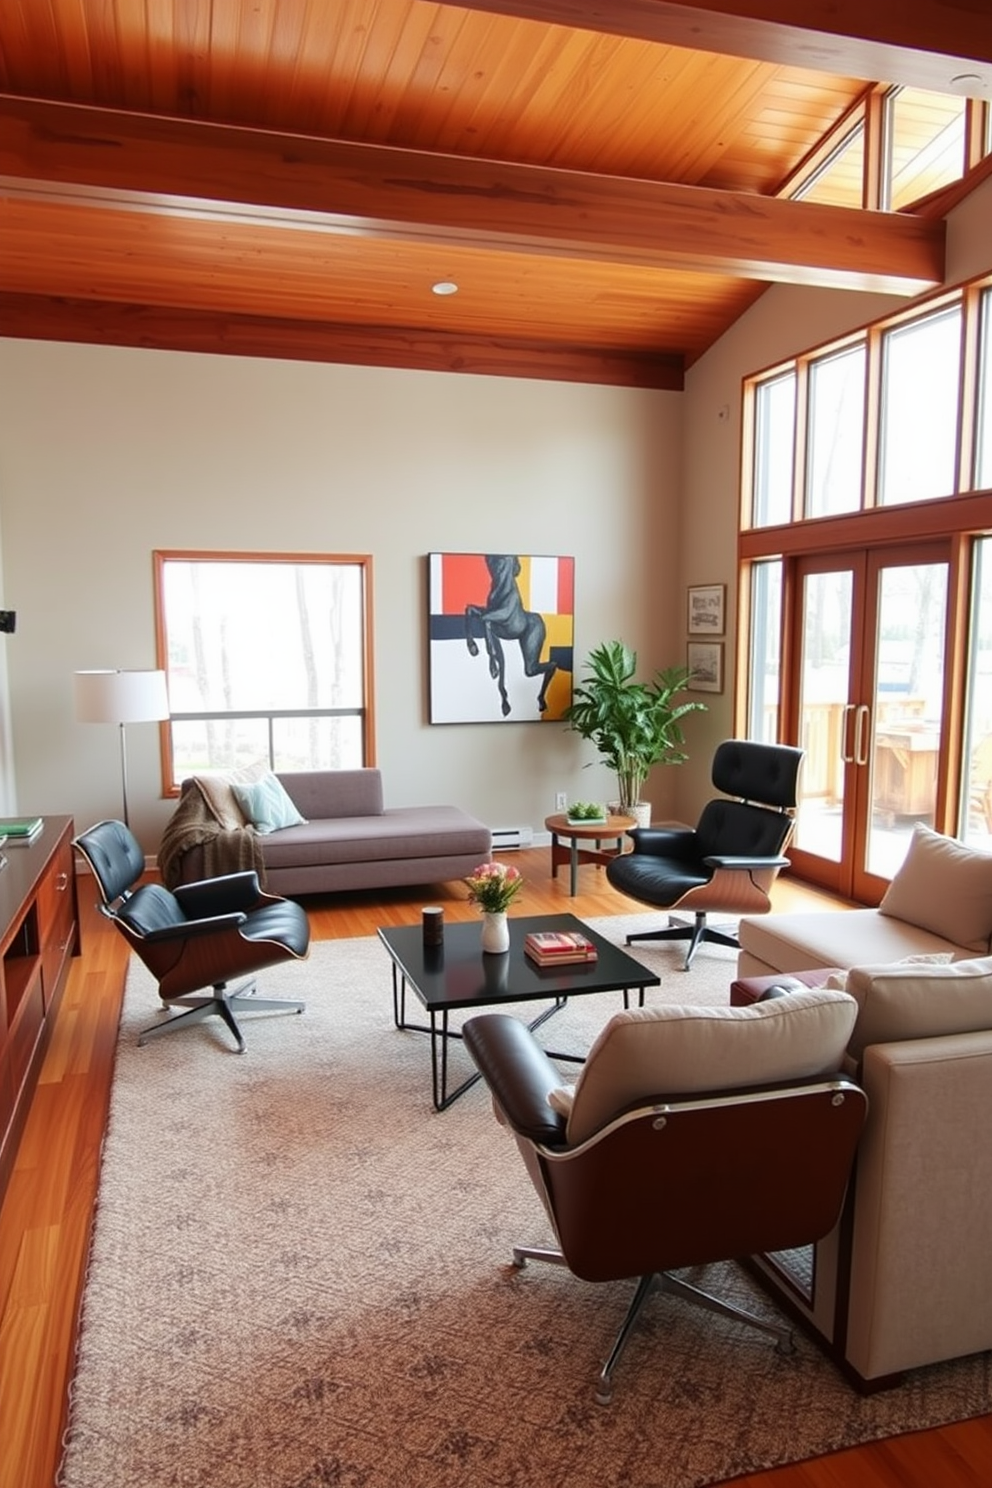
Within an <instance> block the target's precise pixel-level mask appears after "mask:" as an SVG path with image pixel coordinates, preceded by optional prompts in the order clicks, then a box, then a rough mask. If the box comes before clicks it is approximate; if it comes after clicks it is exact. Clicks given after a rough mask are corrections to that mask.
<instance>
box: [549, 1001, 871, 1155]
mask: <svg viewBox="0 0 992 1488" xmlns="http://www.w3.org/2000/svg"><path fill="white" fill-rule="evenodd" d="M857 1011H858V1008H857V1003H856V1002H855V1000H854V998H853V997H849V996H848V995H847V993H846V992H838V991H832V990H829V989H827V988H815V989H809V990H806V991H802V992H796V993H793V994H791V995H790V996H789V997H782V998H776V999H774V1000H773V1001H770V1002H755V1003H751V1004H750V1005H749V1006H747V1007H706V1006H684V1007H672V1006H670V1005H663V1006H661V1007H652V1008H631V1009H630V1010H629V1011H628V1012H622V1013H615V1014H614V1015H613V1017H612V1018H611V1019H610V1021H609V1022H608V1023H607V1025H606V1027H605V1028H604V1029H603V1030H602V1032H601V1033H600V1034H599V1036H598V1037H597V1039H596V1040H595V1042H594V1043H593V1046H592V1048H591V1049H590V1051H589V1055H588V1058H587V1059H586V1062H585V1064H584V1065H583V1066H582V1071H581V1073H580V1075H579V1078H578V1080H577V1081H576V1083H575V1087H574V1091H573V1092H572V1101H571V1111H570V1113H569V1118H568V1142H569V1145H570V1146H574V1145H576V1144H577V1143H579V1142H583V1141H585V1140H586V1139H587V1138H588V1137H590V1136H592V1135H593V1134H594V1133H595V1132H597V1131H598V1130H599V1129H600V1128H601V1127H603V1126H605V1125H606V1124H607V1122H609V1121H610V1120H612V1118H613V1117H614V1116H615V1115H616V1114H617V1113H618V1112H619V1111H621V1110H624V1109H625V1108H627V1107H629V1106H631V1105H632V1104H634V1103H635V1102H637V1101H654V1100H657V1099H659V1098H664V1097H666V1096H667V1097H675V1096H679V1095H683V1096H684V1095H689V1094H694V1093H699V1092H703V1091H705V1092H707V1093H710V1094H712V1093H714V1092H722V1093H729V1092H731V1091H733V1090H743V1089H747V1088H749V1087H754V1086H764V1085H772V1084H777V1083H779V1082H782V1081H791V1080H805V1079H809V1078H810V1077H811V1076H815V1075H826V1074H832V1073H834V1072H835V1071H836V1070H837V1069H838V1068H839V1067H840V1064H841V1060H842V1059H843V1056H844V1051H845V1049H846V1047H847V1042H848V1039H849V1038H850V1036H851V1031H852V1029H853V1028H854V1020H855V1018H856V1016H857ZM555 1108H556V1109H561V1106H560V1104H559V1105H556V1107H555Z"/></svg>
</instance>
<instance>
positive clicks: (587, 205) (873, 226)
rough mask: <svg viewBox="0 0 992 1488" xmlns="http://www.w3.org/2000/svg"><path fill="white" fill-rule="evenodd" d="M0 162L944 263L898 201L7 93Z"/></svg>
mask: <svg viewBox="0 0 992 1488" xmlns="http://www.w3.org/2000/svg"><path fill="white" fill-rule="evenodd" d="M0 176H3V177H6V178H7V182H8V188H10V183H11V181H13V182H14V183H15V188H16V189H17V190H18V191H20V192H31V193H36V192H38V191H39V190H42V191H44V192H50V191H51V190H52V189H53V188H55V187H69V188H73V189H78V190H81V191H83V193H84V194H85V199H86V201H87V204H88V205H94V204H95V203H98V201H99V199H100V196H101V194H103V195H104V198H105V200H106V201H107V203H108V205H112V206H113V207H115V208H117V209H119V208H120V207H121V206H122V205H127V204H128V203H129V202H130V203H131V204H132V205H133V206H134V208H135V209H136V210H147V209H148V208H149V207H152V208H154V209H155V210H163V211H172V212H175V213H176V214H178V215H182V214H184V213H189V212H193V211H196V212H210V213H216V214H218V217H219V218H220V217H222V215H223V213H224V212H231V211H238V212H249V211H250V212H254V213H256V214H258V213H266V214H270V218H269V220H279V221H282V222H283V223H284V224H285V225H286V226H287V227H292V226H294V225H299V226H305V227H307V228H309V229H310V230H314V231H319V230H324V231H333V232H345V233H348V234H351V235H366V236H369V237H376V238H383V237H386V238H389V237H392V238H395V239H396V240H397V241H403V242H420V243H426V242H429V243H436V244H439V245H443V244H451V245H461V246H464V247H474V248H488V249H496V250H499V251H502V252H517V253H532V254H545V255H546V254H551V255H554V256H556V257H559V258H560V257H574V258H584V259H587V260H590V261H598V262H604V263H627V264H639V265H643V266H646V267H649V268H657V269H664V270H672V269H680V270H689V271H693V272H703V273H718V274H726V275H731V276H734V277H741V278H749V279H760V280H767V281H778V282H783V283H793V284H816V285H821V286H827V287H833V288H844V289H864V290H872V291H880V292H883V293H890V294H912V293H917V292H918V291H919V290H920V289H922V288H925V287H928V286H931V285H933V284H936V283H938V282H939V281H940V280H941V278H942V277H943V271H944V227H943V223H941V222H937V221H924V220H922V219H918V218H915V217H911V216H902V215H894V214H887V213H867V212H855V211H853V210H850V209H846V208H842V207H832V206H824V205H821V204H818V203H812V202H794V201H784V200H778V199H776V198H774V197H766V196H758V195H753V194H748V193H745V192H729V191H717V190H713V189H710V188H703V187H697V186H681V185H674V184H670V183H665V182H657V181H643V180H631V179H627V178H622V179H621V178H618V177H611V176H599V175H590V174H586V173H583V172H578V171H559V170H549V169H545V168H543V167H532V166H521V165H514V164H507V163H497V162H492V161H480V160H469V159H465V158H462V157H456V156H450V155H426V154H423V153H420V152H417V151H410V150H396V149H386V148H380V147H377V146H370V145H355V144H347V143H342V142H336V141H327V140H320V139H311V138H307V137H302V136H294V135H282V134H274V133H270V132H266V131H261V130H248V129H237V128H229V127H226V126H221V125H215V124H203V123H198V122H191V121H188V120H178V119H162V118H153V117H150V116H147V115H135V114H124V113H120V112H116V111H112V110H102V109H92V108H81V107H76V106H72V105H63V104H50V103H42V102H38V101H35V100H24V99H18V98H10V97H6V98H0ZM20 182H24V183H25V184H24V185H23V186H21V185H19V184H18V183H20ZM38 183H42V184H41V186H39V184H38ZM163 198H171V200H168V201H166V200H163ZM271 214H274V216H273V215H271Z"/></svg>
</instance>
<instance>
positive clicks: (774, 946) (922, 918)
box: [737, 826, 992, 976]
mask: <svg viewBox="0 0 992 1488" xmlns="http://www.w3.org/2000/svg"><path fill="white" fill-rule="evenodd" d="M739 938H740V946H741V949H740V955H739V956H738V962H737V965H738V974H739V975H740V976H765V975H767V974H768V973H770V972H775V971H806V970H809V969H811V968H815V967H825V966H866V965H869V964H874V965H879V964H882V963H883V962H894V961H902V960H905V958H906V957H907V956H921V955H925V956H934V955H943V956H945V957H946V956H950V957H951V958H952V959H953V960H955V961H960V960H964V959H966V958H968V957H971V956H981V955H988V954H990V952H992V854H989V853H984V852H977V851H974V850H972V849H970V848H966V847H963V846H962V845H961V843H959V842H956V841H954V840H953V839H952V838H949V837H943V836H941V834H940V833H939V832H933V831H931V830H930V828H929V827H925V826H917V827H916V828H915V829H914V832H913V836H912V838H911V839H910V844H909V849H908V851H907V854H906V860H905V862H904V863H903V865H902V867H901V868H900V869H899V871H898V873H897V874H896V876H895V877H894V878H893V880H892V883H891V884H890V886H889V889H888V892H887V893H886V895H885V897H884V898H883V900H882V902H881V904H880V905H879V906H878V908H877V909H849V910H823V911H814V912H811V913H808V914H807V913H799V914H770V915H756V916H750V917H746V918H744V919H742V920H741V922H740V934H739Z"/></svg>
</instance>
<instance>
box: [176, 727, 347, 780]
mask: <svg viewBox="0 0 992 1488" xmlns="http://www.w3.org/2000/svg"><path fill="white" fill-rule="evenodd" d="M269 745H270V735H269V720H268V719H267V718H229V719H228V718H225V719H188V720H183V721H182V722H178V723H173V725H172V758H173V772H174V776H175V778H174V780H173V782H172V783H173V785H181V784H182V782H183V781H184V780H185V779H186V778H187V777H188V776H190V775H209V774H212V773H214V772H216V771H218V770H241V769H245V768H246V767H247V766H250V765H256V764H258V763H259V761H266V760H267V761H268V763H269V765H270V766H271V768H272V769H273V770H280V771H283V770H284V771H290V770H357V769H360V768H361V766H362V765H363V764H364V758H363V722H362V719H361V718H360V717H355V716H354V715H352V716H350V717H344V718H275V719H273V720H272V734H271V753H270V749H269Z"/></svg>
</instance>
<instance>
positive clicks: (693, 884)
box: [606, 739, 804, 971]
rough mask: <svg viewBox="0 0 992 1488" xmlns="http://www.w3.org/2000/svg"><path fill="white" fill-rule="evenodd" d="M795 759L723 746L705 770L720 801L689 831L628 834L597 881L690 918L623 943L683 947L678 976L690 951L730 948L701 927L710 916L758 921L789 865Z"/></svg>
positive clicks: (728, 938) (727, 937)
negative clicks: (626, 845) (626, 844)
mask: <svg viewBox="0 0 992 1488" xmlns="http://www.w3.org/2000/svg"><path fill="white" fill-rule="evenodd" d="M803 754H804V751H803V750H801V749H795V748H793V747H792V746H791V745H789V744H760V743H755V742H754V741H752V740H750V739H725V740H724V742H723V743H722V744H720V745H719V746H718V747H717V750H716V753H715V754H714V756H713V764H712V769H711V774H712V780H713V784H714V785H715V786H716V788H717V790H719V791H723V792H724V795H723V796H722V797H719V798H717V799H716V800H713V801H709V802H708V803H707V805H706V806H704V808H703V812H702V815H701V816H700V818H699V821H698V823H697V824H696V826H695V827H642V828H636V829H635V830H633V831H631V832H630V833H629V836H630V838H631V840H632V841H633V844H634V850H633V852H630V853H621V854H620V855H619V856H618V857H615V858H612V859H611V860H610V862H609V863H608V864H607V867H606V876H607V878H608V879H609V881H610V883H611V884H612V886H613V887H614V888H615V889H619V890H620V892H621V893H622V894H628V895H629V896H630V897H631V898H632V899H638V900H640V901H641V902H642V903H644V904H651V905H655V906H656V907H657V908H659V909H665V910H673V909H680V910H685V911H688V912H689V913H691V914H692V915H693V923H692V924H689V925H679V924H671V923H669V924H666V925H665V926H664V927H663V928H662V929H660V930H642V931H638V932H636V933H635V934H632V935H628V936H627V944H628V945H631V944H632V943H633V942H634V941H635V940H687V941H688V942H689V948H688V950H687V951H686V957H685V970H686V971H688V970H689V967H690V965H691V964H692V958H693V956H694V955H695V954H696V950H697V948H698V947H699V945H700V943H701V942H702V941H705V940H709V941H714V942H715V943H716V944H718V945H727V946H737V944H738V940H737V936H736V935H735V934H732V933H731V932H730V931H728V930H719V929H716V928H715V927H714V926H711V925H709V924H708V923H707V920H706V916H707V915H708V914H710V913H716V914H725V915H733V916H735V917H739V916H740V915H742V914H748V915H754V914H767V913H768V911H769V909H770V908H771V899H770V897H769V890H770V888H771V885H772V883H773V882H774V880H775V879H776V878H777V876H778V874H779V873H780V872H781V870H782V869H783V868H787V867H788V866H789V860H788V858H787V857H785V855H784V854H785V849H786V847H787V846H788V843H789V839H790V838H791V836H792V833H793V830H794V827H795V811H796V803H797V800H798V782H799V768H800V765H801V764H802V760H803Z"/></svg>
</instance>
